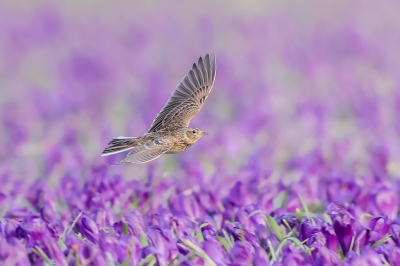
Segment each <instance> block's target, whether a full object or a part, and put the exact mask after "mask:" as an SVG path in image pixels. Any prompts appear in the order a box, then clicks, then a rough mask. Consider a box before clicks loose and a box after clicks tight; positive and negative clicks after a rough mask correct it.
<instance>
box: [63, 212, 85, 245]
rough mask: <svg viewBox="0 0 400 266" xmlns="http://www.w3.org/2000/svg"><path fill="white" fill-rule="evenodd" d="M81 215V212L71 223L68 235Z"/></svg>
mask: <svg viewBox="0 0 400 266" xmlns="http://www.w3.org/2000/svg"><path fill="white" fill-rule="evenodd" d="M82 213H83V212H80V213H79V214H78V216H76V218H75V220H74V221H73V222H72V224H71V226H70V227H69V229H68V234H69V233H71V231H72V229H73V228H74V226H75V224H76V223H77V222H78V220H79V218H80V217H81V215H82ZM64 233H65V231H64ZM64 239H65V234H64Z"/></svg>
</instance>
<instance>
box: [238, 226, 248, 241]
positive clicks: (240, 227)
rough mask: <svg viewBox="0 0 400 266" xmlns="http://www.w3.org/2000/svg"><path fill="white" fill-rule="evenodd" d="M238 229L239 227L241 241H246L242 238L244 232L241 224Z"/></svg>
mask: <svg viewBox="0 0 400 266" xmlns="http://www.w3.org/2000/svg"><path fill="white" fill-rule="evenodd" d="M239 229H240V239H241V240H242V242H243V243H244V242H246V241H245V239H244V234H243V228H242V226H240V225H239Z"/></svg>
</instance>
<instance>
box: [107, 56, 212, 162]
mask: <svg viewBox="0 0 400 266" xmlns="http://www.w3.org/2000/svg"><path fill="white" fill-rule="evenodd" d="M215 74H216V61H215V53H212V54H211V56H209V55H208V54H207V55H206V56H205V57H204V59H203V58H201V57H200V59H199V62H198V63H197V65H196V64H195V63H194V64H193V66H192V69H191V70H189V73H188V74H187V75H186V76H185V77H184V78H183V79H182V81H181V82H180V83H179V84H178V86H177V87H176V88H175V90H174V91H173V92H172V94H171V97H170V98H169V99H168V102H167V103H166V104H165V106H164V107H163V109H162V110H161V112H160V113H159V114H158V115H157V117H156V118H155V119H154V121H153V124H152V125H151V127H150V129H149V131H148V132H147V133H146V134H144V135H143V136H141V137H118V138H115V139H113V140H112V141H110V143H108V145H109V146H108V147H107V148H106V149H104V151H103V153H102V156H108V155H111V154H115V153H119V152H123V151H127V150H130V149H133V150H132V151H131V152H129V153H128V155H127V156H126V158H125V159H123V160H122V161H121V162H120V163H146V162H149V161H152V160H154V159H156V158H158V157H160V156H161V155H163V154H164V153H165V154H174V153H178V152H182V151H185V150H187V149H188V148H189V147H190V146H192V145H193V144H195V143H196V142H197V141H198V140H199V139H200V138H201V137H203V136H205V135H208V134H207V133H206V132H203V131H202V130H200V129H198V128H189V123H190V120H191V119H192V118H193V117H194V116H195V115H196V114H197V113H198V112H199V111H200V109H201V107H203V105H204V102H205V101H206V99H207V97H208V95H209V94H210V92H211V89H212V86H213V85H214V80H215Z"/></svg>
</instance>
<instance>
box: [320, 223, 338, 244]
mask: <svg viewBox="0 0 400 266" xmlns="http://www.w3.org/2000/svg"><path fill="white" fill-rule="evenodd" d="M321 232H322V233H323V234H324V236H325V240H326V247H327V248H328V249H330V250H333V251H337V237H336V233H335V230H334V229H333V226H332V225H330V224H328V223H326V222H324V223H323V224H322V226H321Z"/></svg>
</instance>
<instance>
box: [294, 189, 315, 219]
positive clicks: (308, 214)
mask: <svg viewBox="0 0 400 266" xmlns="http://www.w3.org/2000/svg"><path fill="white" fill-rule="evenodd" d="M298 195H299V198H300V201H301V204H303V208H304V211H305V212H306V213H307V217H308V221H311V223H312V225H313V226H315V221H314V219H311V216H310V212H309V211H308V207H307V204H306V203H305V202H304V200H303V198H302V197H301V195H300V194H298Z"/></svg>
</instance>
